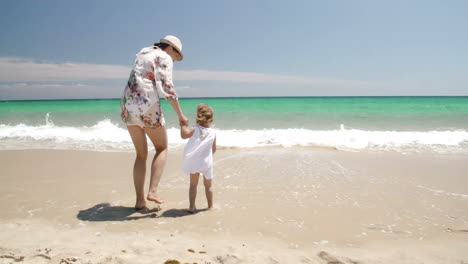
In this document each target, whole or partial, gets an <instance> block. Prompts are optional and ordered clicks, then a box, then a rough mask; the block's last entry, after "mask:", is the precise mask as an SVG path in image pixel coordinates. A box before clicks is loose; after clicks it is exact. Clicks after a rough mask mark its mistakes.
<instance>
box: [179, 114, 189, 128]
mask: <svg viewBox="0 0 468 264" xmlns="http://www.w3.org/2000/svg"><path fill="white" fill-rule="evenodd" d="M188 123H189V120H188V119H187V117H186V116H185V115H184V114H181V116H180V117H179V125H180V126H188Z"/></svg>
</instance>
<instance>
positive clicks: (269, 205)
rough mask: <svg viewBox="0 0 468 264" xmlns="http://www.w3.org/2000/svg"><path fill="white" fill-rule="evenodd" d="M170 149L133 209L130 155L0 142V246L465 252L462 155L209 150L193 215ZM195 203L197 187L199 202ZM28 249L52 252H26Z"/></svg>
mask: <svg viewBox="0 0 468 264" xmlns="http://www.w3.org/2000/svg"><path fill="white" fill-rule="evenodd" d="M181 151H182V150H180V149H179V150H174V149H170V151H169V155H168V164H167V166H166V169H165V173H164V175H163V178H162V180H161V184H160V187H159V191H160V192H161V195H162V197H163V198H164V199H165V200H166V201H167V203H166V204H164V205H163V206H162V207H161V209H160V210H157V211H156V210H155V211H150V212H144V213H142V212H136V211H134V210H133V209H132V206H133V202H134V193H133V182H132V177H131V170H132V166H133V159H134V154H133V153H131V152H93V151H72V150H14V151H10V150H2V151H0V165H1V167H2V170H3V171H2V173H1V181H2V185H1V186H0V205H1V208H2V210H1V211H0V228H1V230H2V231H1V232H0V242H1V244H2V245H1V246H0V257H1V256H7V255H8V254H10V253H11V254H13V255H15V256H23V257H24V260H25V261H29V262H27V263H47V262H44V261H51V262H50V263H55V262H57V263H59V262H60V260H57V259H59V258H61V259H63V258H67V257H76V258H78V259H79V261H81V263H121V262H123V263H164V261H166V260H168V259H177V260H179V261H180V262H181V263H186V262H190V263H193V262H198V263H204V261H205V262H207V263H327V261H328V262H330V261H331V260H332V259H333V258H335V259H336V260H337V261H341V263H356V262H357V263H395V262H398V263H415V262H424V263H463V261H465V262H468V253H466V252H465V250H464V248H466V247H465V246H466V242H465V241H466V238H467V237H466V236H467V235H468V232H467V230H468V213H467V212H468V196H465V195H466V194H468V184H467V183H468V179H466V176H465V172H466V171H468V165H467V164H468V162H467V161H468V156H456V155H450V156H441V155H402V154H395V153H393V154H391V153H353V152H343V151H333V150H317V149H313V150H312V149H310V148H307V147H293V148H276V147H271V148H267V149H266V148H256V149H220V150H218V152H217V153H216V155H215V178H214V192H215V196H214V202H215V207H216V208H217V209H215V210H211V211H201V212H199V213H196V214H193V215H191V214H188V213H186V212H185V208H186V207H187V205H188V197H187V196H188V178H187V177H185V176H184V175H183V173H182V172H181V170H180V169H179V166H180V161H181V157H182V155H181ZM150 153H154V152H150ZM149 159H151V155H150V156H149ZM148 177H149V175H148V173H147V179H146V185H147V184H148V181H149V179H148ZM205 204H206V202H205V197H204V191H203V186H202V184H200V185H199V188H198V196H197V207H198V208H203V207H204V206H205ZM150 206H151V207H154V204H152V205H150ZM45 248H48V249H51V251H50V252H49V253H47V254H46V253H44V252H45ZM188 249H193V250H194V251H195V253H192V252H189V251H187V250H188ZM39 250H42V251H41V252H42V253H41V254H43V255H47V256H48V257H49V258H50V259H47V258H45V257H40V256H37V255H39V253H38V251H39ZM200 251H206V254H204V253H199V252H200ZM88 252H89V253H88ZM11 254H10V255H11ZM327 259H328V260H327ZM10 260H13V258H10V257H3V258H0V263H10V262H5V261H10ZM2 261H4V262H2ZM41 261H43V262H41ZM119 261H120V262H119ZM275 261H276V262H275ZM353 261H354V262H353ZM75 263H79V262H75ZM337 263H340V262H337Z"/></svg>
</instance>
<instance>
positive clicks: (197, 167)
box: [180, 104, 216, 213]
mask: <svg viewBox="0 0 468 264" xmlns="http://www.w3.org/2000/svg"><path fill="white" fill-rule="evenodd" d="M211 123H213V109H211V107H209V106H208V105H206V104H199V105H197V120H196V125H195V126H193V127H192V128H188V127H187V125H182V126H181V128H180V135H181V137H182V138H183V139H186V138H190V139H189V141H188V142H187V145H186V146H185V150H184V159H183V162H182V170H183V171H184V172H185V173H186V174H190V190H189V200H190V207H189V209H188V210H187V211H188V212H190V213H194V212H195V211H196V210H197V208H196V207H195V198H196V197H197V185H198V180H199V178H200V174H201V175H203V183H204V185H205V194H206V200H207V201H208V209H212V208H213V191H212V190H211V184H212V179H213V154H214V153H215V152H216V134H215V131H214V130H213V129H212V128H210V127H211Z"/></svg>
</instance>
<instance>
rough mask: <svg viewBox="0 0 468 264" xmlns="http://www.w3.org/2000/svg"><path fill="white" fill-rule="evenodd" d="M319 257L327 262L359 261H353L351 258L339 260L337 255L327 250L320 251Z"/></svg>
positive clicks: (345, 263) (329, 263)
mask: <svg viewBox="0 0 468 264" xmlns="http://www.w3.org/2000/svg"><path fill="white" fill-rule="evenodd" d="M317 255H318V256H319V258H321V259H322V260H325V261H326V262H325V263H327V264H348V263H349V264H358V262H357V261H353V260H350V259H346V260H339V259H338V258H337V257H335V256H333V255H332V254H330V253H328V252H325V251H320V252H319V253H318V254H317Z"/></svg>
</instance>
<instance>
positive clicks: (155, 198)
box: [146, 194, 164, 204]
mask: <svg viewBox="0 0 468 264" xmlns="http://www.w3.org/2000/svg"><path fill="white" fill-rule="evenodd" d="M146 200H148V201H152V202H155V203H158V204H162V203H164V200H163V199H161V198H159V197H157V196H152V195H149V194H148V197H146Z"/></svg>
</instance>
